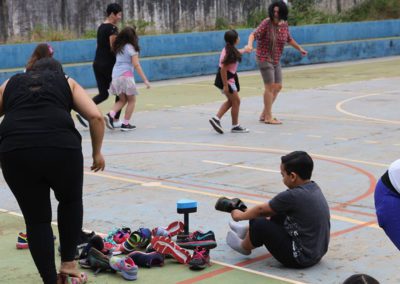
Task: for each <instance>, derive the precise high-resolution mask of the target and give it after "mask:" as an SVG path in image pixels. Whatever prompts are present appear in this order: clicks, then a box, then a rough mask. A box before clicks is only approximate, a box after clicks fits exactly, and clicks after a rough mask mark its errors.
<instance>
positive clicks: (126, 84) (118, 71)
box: [104, 27, 150, 131]
mask: <svg viewBox="0 0 400 284" xmlns="http://www.w3.org/2000/svg"><path fill="white" fill-rule="evenodd" d="M112 49H113V51H114V53H115V54H116V62H115V65H114V68H113V72H112V82H111V85H110V90H109V91H110V93H111V94H113V95H116V96H118V97H119V101H117V102H115V104H114V106H113V107H112V109H111V110H110V112H109V113H107V114H106V115H105V116H104V119H105V121H106V125H107V127H108V128H110V129H113V128H114V124H113V123H114V117H115V115H116V113H117V112H118V111H120V110H121V109H122V108H123V107H124V106H125V105H126V110H125V116H124V120H123V122H122V125H121V130H122V131H129V130H133V129H135V128H136V126H134V125H131V124H130V123H129V121H130V119H131V117H132V114H133V111H134V109H135V104H136V96H137V95H138V91H137V88H136V83H135V78H134V77H133V72H134V70H135V69H136V72H137V73H138V74H139V76H140V77H141V78H142V79H143V82H144V84H145V85H146V87H147V88H150V83H149V81H148V80H147V77H146V75H145V74H144V72H143V70H142V67H141V66H140V63H139V51H140V47H139V38H138V36H137V34H136V31H135V29H134V28H132V27H126V28H124V29H123V30H122V31H121V32H120V33H119V34H118V35H117V37H116V39H115V42H114V43H113V46H112Z"/></svg>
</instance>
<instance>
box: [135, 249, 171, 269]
mask: <svg viewBox="0 0 400 284" xmlns="http://www.w3.org/2000/svg"><path fill="white" fill-rule="evenodd" d="M128 257H130V258H132V260H133V261H134V262H135V263H136V264H137V265H138V266H140V267H147V268H151V267H153V266H163V265H164V256H163V255H162V254H160V253H158V252H156V251H153V252H149V253H147V252H141V251H133V252H131V253H130V254H128Z"/></svg>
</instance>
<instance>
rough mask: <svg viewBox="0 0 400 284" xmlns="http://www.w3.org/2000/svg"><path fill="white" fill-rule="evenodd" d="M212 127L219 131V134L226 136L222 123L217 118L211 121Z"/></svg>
mask: <svg viewBox="0 0 400 284" xmlns="http://www.w3.org/2000/svg"><path fill="white" fill-rule="evenodd" d="M209 122H210V124H211V126H212V127H213V128H214V130H215V131H217V132H218V133H219V134H224V130H223V129H222V126H221V122H220V121H219V120H218V119H216V118H215V117H213V118H211V119H210V120H209Z"/></svg>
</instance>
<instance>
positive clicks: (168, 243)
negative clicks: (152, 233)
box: [151, 237, 190, 264]
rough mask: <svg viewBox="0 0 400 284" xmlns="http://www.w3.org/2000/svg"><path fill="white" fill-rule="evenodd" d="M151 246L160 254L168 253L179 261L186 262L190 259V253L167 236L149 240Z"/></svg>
mask: <svg viewBox="0 0 400 284" xmlns="http://www.w3.org/2000/svg"><path fill="white" fill-rule="evenodd" d="M151 245H152V247H153V248H154V249H155V250H156V251H157V252H159V253H161V254H164V255H165V254H169V255H171V256H172V257H173V258H175V259H176V260H177V261H178V262H179V263H182V264H186V263H188V262H189V261H190V253H189V252H188V251H187V250H185V249H183V248H181V247H180V246H178V245H177V244H176V243H174V242H173V241H172V240H171V239H170V238H167V237H154V238H153V239H152V240H151Z"/></svg>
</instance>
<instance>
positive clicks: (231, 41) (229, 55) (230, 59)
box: [222, 30, 242, 65]
mask: <svg viewBox="0 0 400 284" xmlns="http://www.w3.org/2000/svg"><path fill="white" fill-rule="evenodd" d="M238 37H239V34H238V33H237V31H235V30H229V31H227V32H226V33H225V35H224V39H225V43H226V45H225V51H226V54H225V57H224V60H223V61H222V64H224V65H228V64H232V63H235V62H237V61H239V62H240V61H242V54H241V53H240V52H239V50H237V48H236V47H235V43H236V41H237V39H238Z"/></svg>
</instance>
